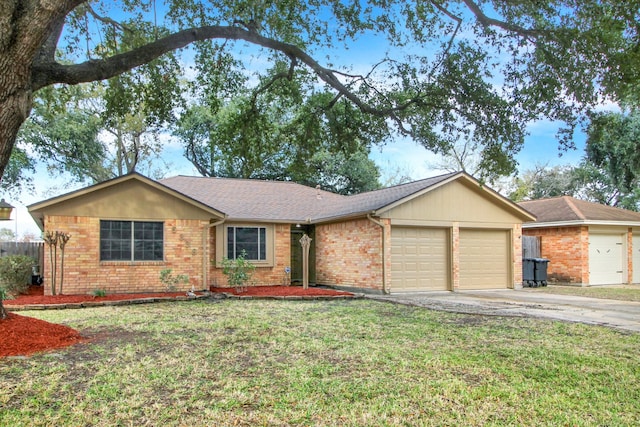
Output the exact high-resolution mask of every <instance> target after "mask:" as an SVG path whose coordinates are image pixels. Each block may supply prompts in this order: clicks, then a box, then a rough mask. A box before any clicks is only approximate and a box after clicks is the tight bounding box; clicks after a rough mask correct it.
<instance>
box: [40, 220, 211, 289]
mask: <svg viewBox="0 0 640 427" xmlns="http://www.w3.org/2000/svg"><path fill="white" fill-rule="evenodd" d="M204 226H206V222H203V221H199V220H175V219H171V220H166V221H164V257H165V260H164V261H160V262H157V261H142V262H140V261H136V262H130V261H100V219H99V218H90V217H73V216H46V217H45V230H47V231H61V232H64V233H68V234H69V235H70V236H71V238H70V240H69V242H68V243H67V245H66V247H65V254H64V283H63V290H62V292H63V293H64V294H67V295H70V294H87V293H91V292H93V291H95V290H97V289H103V290H105V291H106V292H107V293H132V292H162V291H165V290H167V289H166V286H165V285H164V284H163V283H161V282H160V271H162V270H164V269H171V270H172V272H173V274H175V275H177V274H186V275H187V276H189V284H184V285H181V286H180V287H179V288H178V289H177V290H178V291H183V290H185V291H186V290H188V289H191V286H194V287H195V288H196V289H201V288H202V243H201V242H202V229H203V227H204ZM60 259H61V253H60V250H59V249H58V261H57V268H56V269H57V274H56V276H57V280H56V288H58V289H59V288H60V271H61V267H60ZM51 266H52V265H51V257H50V254H49V248H48V246H46V245H45V257H44V271H43V277H44V286H45V288H44V289H45V294H46V295H51V292H52V289H51V270H52V269H51Z"/></svg>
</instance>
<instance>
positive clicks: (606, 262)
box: [589, 232, 625, 285]
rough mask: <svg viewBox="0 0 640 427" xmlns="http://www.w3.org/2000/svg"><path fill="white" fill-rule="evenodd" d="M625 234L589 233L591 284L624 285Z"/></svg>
mask: <svg viewBox="0 0 640 427" xmlns="http://www.w3.org/2000/svg"><path fill="white" fill-rule="evenodd" d="M623 236H624V235H623V234H608V233H607V234H604V233H603V234H600V233H593V232H592V233H589V284H590V285H612V284H620V283H624V281H625V280H624V277H623V274H624V270H625V269H624V267H623V261H624V259H625V257H624V244H623Z"/></svg>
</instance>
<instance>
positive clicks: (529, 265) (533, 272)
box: [522, 258, 549, 288]
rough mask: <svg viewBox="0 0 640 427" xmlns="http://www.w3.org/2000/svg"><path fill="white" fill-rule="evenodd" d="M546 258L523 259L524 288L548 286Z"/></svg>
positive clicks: (547, 261) (547, 262)
mask: <svg viewBox="0 0 640 427" xmlns="http://www.w3.org/2000/svg"><path fill="white" fill-rule="evenodd" d="M548 264H549V260H548V259H546V258H523V259H522V286H524V287H531V288H537V287H538V286H547V265H548Z"/></svg>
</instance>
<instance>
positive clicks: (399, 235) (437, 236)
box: [391, 226, 450, 292]
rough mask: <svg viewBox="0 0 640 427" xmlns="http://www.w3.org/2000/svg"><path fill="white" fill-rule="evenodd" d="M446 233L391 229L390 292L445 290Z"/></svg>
mask: <svg viewBox="0 0 640 427" xmlns="http://www.w3.org/2000/svg"><path fill="white" fill-rule="evenodd" d="M448 242H449V232H448V230H447V229H445V228H424V227H397V226H394V227H392V228H391V292H403V291H405V292H406V291H435V290H439V291H441V290H447V289H449V271H450V268H449V265H450V264H449V253H450V250H449V243H448Z"/></svg>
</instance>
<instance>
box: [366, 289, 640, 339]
mask: <svg viewBox="0 0 640 427" xmlns="http://www.w3.org/2000/svg"><path fill="white" fill-rule="evenodd" d="M367 298H370V299H374V300H379V301H388V302H394V303H398V304H406V305H413V306H418V307H425V308H430V309H433V310H442V311H451V312H456V313H467V314H484V315H493V316H519V317H540V318H547V319H556V320H564V321H569V322H580V323H586V324H591V325H602V326H609V327H612V328H617V329H623V330H628V331H634V332H640V302H630V301H617V300H611V299H597V298H586V297H579V296H569V295H554V294H549V293H541V292H535V291H534V290H528V289H518V290H511V289H505V290H488V291H457V292H415V293H397V294H391V295H367Z"/></svg>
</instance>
